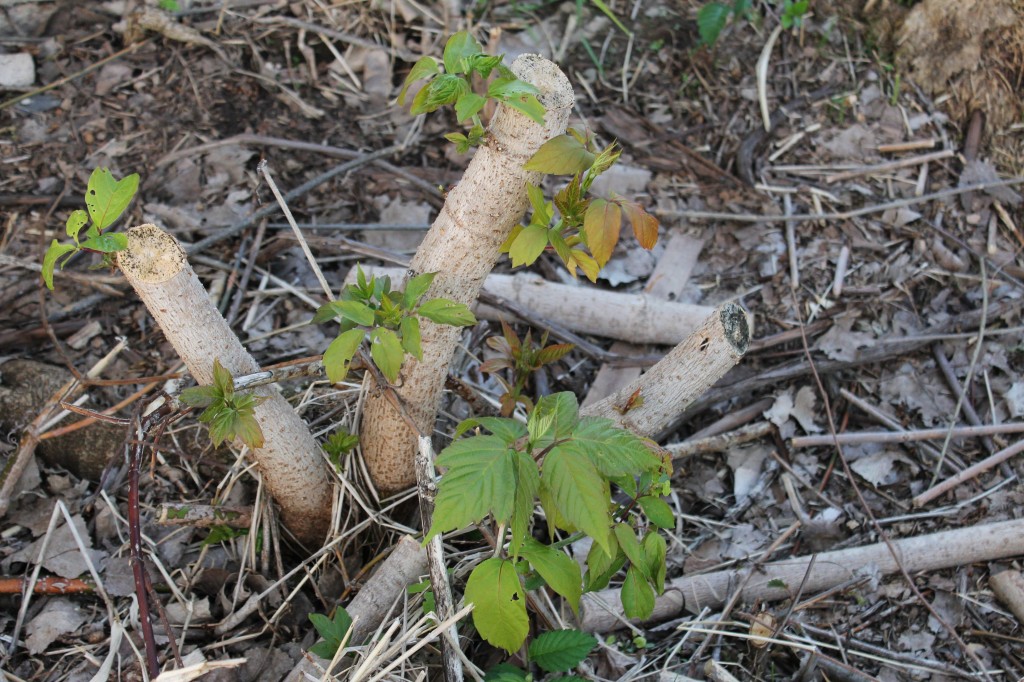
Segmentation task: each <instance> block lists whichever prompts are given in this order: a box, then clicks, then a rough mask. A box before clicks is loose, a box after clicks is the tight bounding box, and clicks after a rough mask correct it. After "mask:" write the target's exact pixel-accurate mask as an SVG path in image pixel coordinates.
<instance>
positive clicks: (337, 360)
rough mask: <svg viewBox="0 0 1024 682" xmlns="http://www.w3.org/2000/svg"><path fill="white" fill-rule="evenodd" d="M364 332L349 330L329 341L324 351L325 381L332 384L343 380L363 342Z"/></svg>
mask: <svg viewBox="0 0 1024 682" xmlns="http://www.w3.org/2000/svg"><path fill="white" fill-rule="evenodd" d="M365 336H366V332H365V331H363V330H362V329H349V330H348V331H347V332H343V333H342V334H339V335H338V338H336V339H334V341H331V345H329V346H327V350H326V351H324V369H326V370H327V379H328V381H330V382H331V383H332V384H336V383H338V382H340V381H344V380H345V375H347V374H348V365H349V363H350V362H352V358H353V357H354V356H355V354H356V351H357V350H359V344H361V343H362V342H363V338H364V337H365Z"/></svg>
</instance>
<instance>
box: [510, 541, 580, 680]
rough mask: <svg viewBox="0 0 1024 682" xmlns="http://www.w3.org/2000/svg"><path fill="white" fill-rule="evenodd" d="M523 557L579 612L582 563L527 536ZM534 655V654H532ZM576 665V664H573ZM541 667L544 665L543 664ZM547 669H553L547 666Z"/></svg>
mask: <svg viewBox="0 0 1024 682" xmlns="http://www.w3.org/2000/svg"><path fill="white" fill-rule="evenodd" d="M523 558H524V559H526V560H527V561H529V562H530V565H531V566H533V569H534V570H535V571H537V573H539V574H540V577H542V578H544V582H546V583H547V584H548V586H549V587H551V589H552V590H554V591H555V592H557V593H558V594H560V595H562V596H563V597H565V599H566V601H568V602H569V606H571V607H572V610H573V613H577V614H578V613H579V607H580V596H581V595H582V594H583V576H582V574H581V573H580V565H579V564H578V563H576V562H575V561H573V559H572V557H570V556H569V555H567V554H566V553H565V552H563V551H561V550H558V549H555V548H554V547H550V546H549V545H545V544H542V543H540V542H537V541H536V540H534V539H533V538H526V543H525V544H524V545H523ZM531 657H532V654H531ZM573 665H575V664H573ZM541 667H544V666H543V665H541ZM570 667H571V666H570ZM547 670H553V669H551V668H547Z"/></svg>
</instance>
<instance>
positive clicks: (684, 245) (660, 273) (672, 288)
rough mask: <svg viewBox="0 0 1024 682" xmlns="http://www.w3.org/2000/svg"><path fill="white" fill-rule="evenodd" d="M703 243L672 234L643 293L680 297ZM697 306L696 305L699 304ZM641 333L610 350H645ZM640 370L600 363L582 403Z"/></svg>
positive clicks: (632, 378) (617, 386) (597, 397)
mask: <svg viewBox="0 0 1024 682" xmlns="http://www.w3.org/2000/svg"><path fill="white" fill-rule="evenodd" d="M703 246H704V242H703V241H701V240H699V239H694V238H693V237H688V236H686V235H684V234H678V233H677V234H673V235H672V237H670V238H669V240H668V244H666V245H665V251H664V253H662V254H661V258H659V259H658V264H657V265H656V266H655V267H654V272H653V273H651V277H650V279H649V280H648V282H647V286H646V287H644V295H645V296H648V297H650V298H652V299H655V300H658V299H660V300H664V301H669V302H671V301H674V300H675V299H676V298H678V297H679V296H680V295H681V294H682V293H683V288H684V287H685V286H686V282H687V280H688V279H690V273H691V272H693V267H694V266H695V265H696V264H697V258H698V257H699V256H700V251H701V249H702V248H703ZM676 305H685V304H676ZM694 307H695V308H696V307H697V306H694ZM710 312H711V309H706V312H705V313H704V314H703V315H701V316H700V318H699V319H700V320H703V319H704V318H705V317H707V316H708V314H710ZM669 319H673V318H669ZM676 320H678V318H676ZM676 320H674V321H676ZM654 323H655V324H662V320H660V319H659V320H655V321H654ZM627 327H631V328H632V331H633V332H641V334H646V333H647V329H646V326H645V325H642V324H634V325H627ZM574 331H575V330H574ZM641 334H637V333H634V334H632V335H630V336H629V337H628V338H629V339H630V341H632V342H633V343H629V342H626V341H619V342H617V343H614V344H612V347H611V348H610V349H609V351H610V352H612V353H615V354H616V355H632V354H634V353H640V352H642V349H641V348H639V347H638V345H637V343H639V339H640V336H641ZM680 340H682V337H679V339H677V340H676V341H674V342H671V343H677V342H678V341H680ZM640 373H641V370H640V368H639V367H612V366H611V365H607V364H604V365H601V367H600V368H599V369H598V370H597V374H596V375H595V376H594V381H593V382H592V383H591V384H590V391H588V392H587V397H586V398H584V399H583V402H582V403H581V406H582V407H587V406H589V405H592V404H594V403H596V402H597V401H599V400H602V399H603V398H607V397H608V396H610V395H611V394H612V393H615V392H616V391H618V390H619V389H621V388H622V387H623V386H626V385H627V384H629V383H631V382H633V381H636V380H637V379H639V378H640Z"/></svg>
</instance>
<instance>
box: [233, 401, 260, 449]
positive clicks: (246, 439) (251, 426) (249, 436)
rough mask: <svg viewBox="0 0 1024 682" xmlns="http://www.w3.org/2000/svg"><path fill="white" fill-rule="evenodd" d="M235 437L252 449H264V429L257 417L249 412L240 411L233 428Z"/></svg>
mask: <svg viewBox="0 0 1024 682" xmlns="http://www.w3.org/2000/svg"><path fill="white" fill-rule="evenodd" d="M232 430H233V431H234V434H235V437H236V438H238V439H239V440H241V441H242V442H243V443H245V444H246V445H248V446H249V447H250V448H252V449H254V450H255V449H256V448H261V447H263V429H261V428H260V423H259V422H258V421H256V416H255V415H254V414H253V413H252V412H251V411H248V410H241V409H240V410H238V412H237V414H236V415H235V417H234V426H233V427H232Z"/></svg>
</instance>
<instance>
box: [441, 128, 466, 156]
mask: <svg viewBox="0 0 1024 682" xmlns="http://www.w3.org/2000/svg"><path fill="white" fill-rule="evenodd" d="M444 139H446V140H448V141H449V142H452V143H454V144H455V151H456V152H458V153H459V154H465V153H466V152H468V151H469V148H470V147H471V146H472V145H470V144H469V138H468V137H466V136H465V135H463V134H462V133H448V134H447V135H445V136H444Z"/></svg>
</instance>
